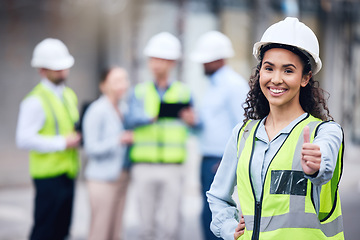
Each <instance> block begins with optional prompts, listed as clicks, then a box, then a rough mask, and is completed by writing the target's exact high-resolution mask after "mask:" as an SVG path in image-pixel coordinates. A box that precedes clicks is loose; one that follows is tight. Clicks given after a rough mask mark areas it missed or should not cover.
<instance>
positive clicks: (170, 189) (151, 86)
mask: <svg viewBox="0 0 360 240" xmlns="http://www.w3.org/2000/svg"><path fill="white" fill-rule="evenodd" d="M180 50H181V49H180V41H179V40H178V39H177V38H176V37H175V36H173V35H172V34H170V33H168V32H162V33H159V34H157V35H155V36H153V37H152V38H151V39H150V40H149V42H148V44H147V46H146V48H145V50H144V54H145V55H146V56H147V57H148V66H149V69H150V71H151V73H152V75H153V79H154V81H147V82H144V83H140V84H138V85H137V86H135V88H134V92H133V94H132V97H131V101H130V111H132V113H130V119H131V123H130V124H131V125H133V127H134V144H133V146H132V148H131V150H130V159H131V161H132V162H133V163H134V165H133V167H132V181H133V184H134V189H135V191H136V197H137V202H138V204H139V206H138V209H139V213H140V219H141V227H140V228H139V229H140V233H139V239H168V240H172V239H176V238H177V235H178V233H179V232H178V229H179V225H180V222H179V219H180V199H181V193H182V188H181V187H182V164H183V163H184V161H185V159H186V156H187V154H186V145H185V144H186V141H187V132H188V127H189V126H193V125H195V115H194V112H193V110H192V108H191V94H190V90H189V89H188V88H187V87H186V86H185V85H184V84H183V83H181V82H179V81H175V80H172V79H171V78H170V73H171V70H172V69H173V68H174V66H175V64H176V60H177V59H179V58H180V55H181V51H180ZM158 214H159V215H158ZM156 220H158V221H156Z"/></svg>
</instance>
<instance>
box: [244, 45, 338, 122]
mask: <svg viewBox="0 0 360 240" xmlns="http://www.w3.org/2000/svg"><path fill="white" fill-rule="evenodd" d="M266 50H268V49H266ZM264 52H265V51H264ZM263 55H264V53H262V54H261V60H260V63H259V64H258V65H257V66H256V68H255V71H254V73H253V74H252V75H251V77H250V82H249V85H250V91H249V93H248V95H247V98H246V101H245V103H244V110H245V114H244V116H245V119H244V122H246V121H247V120H249V119H254V120H255V119H263V118H264V117H266V116H267V115H268V114H269V112H270V106H269V102H268V100H267V99H266V97H265V95H264V94H263V92H262V91H261V88H260V83H259V78H260V69H261V66H262V58H263ZM300 58H301V60H302V63H303V66H304V69H303V75H306V74H309V72H310V71H311V64H310V61H309V60H307V61H304V59H303V56H300ZM325 96H326V97H325ZM329 96H330V95H329V93H328V92H326V91H325V90H323V89H322V88H320V87H319V82H318V81H315V80H314V79H313V77H311V78H310V80H309V83H308V84H307V85H306V86H305V87H301V89H300V105H301V107H302V108H303V110H304V111H305V112H307V113H310V114H311V115H313V116H314V117H316V118H319V119H321V120H323V121H327V120H334V119H333V117H332V116H331V115H330V112H329V109H328V107H327V103H326V101H327V99H328V98H329Z"/></svg>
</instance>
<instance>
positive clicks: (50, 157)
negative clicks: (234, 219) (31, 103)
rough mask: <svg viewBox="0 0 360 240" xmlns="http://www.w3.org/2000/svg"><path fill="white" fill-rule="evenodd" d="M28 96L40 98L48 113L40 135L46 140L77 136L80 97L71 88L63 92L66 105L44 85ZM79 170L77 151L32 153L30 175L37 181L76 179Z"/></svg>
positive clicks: (39, 85)
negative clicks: (53, 137)
mask: <svg viewBox="0 0 360 240" xmlns="http://www.w3.org/2000/svg"><path fill="white" fill-rule="evenodd" d="M28 96H35V97H37V98H38V99H39V100H40V102H41V105H42V108H43V110H44V113H45V123H44V126H43V127H42V129H40V131H39V134H41V135H43V136H49V137H51V136H56V135H61V136H66V135H68V134H70V133H72V132H74V124H75V122H77V121H78V119H79V114H78V110H77V97H76V95H75V93H74V92H73V91H72V90H71V89H70V88H68V87H65V89H64V92H63V101H61V100H60V99H59V98H58V97H56V96H55V95H54V94H53V93H52V92H51V91H50V90H49V89H47V88H46V87H44V85H43V84H41V83H40V84H38V85H37V86H36V87H35V88H34V89H33V90H32V91H31V92H30V93H29V94H28ZM78 169H79V157H78V152H77V150H76V149H66V150H64V151H57V152H51V153H41V152H37V151H34V150H33V151H30V175H31V176H32V177H33V178H35V179H41V178H49V177H56V176H59V175H62V174H67V175H68V176H69V177H70V178H74V177H75V176H76V174H77V172H78Z"/></svg>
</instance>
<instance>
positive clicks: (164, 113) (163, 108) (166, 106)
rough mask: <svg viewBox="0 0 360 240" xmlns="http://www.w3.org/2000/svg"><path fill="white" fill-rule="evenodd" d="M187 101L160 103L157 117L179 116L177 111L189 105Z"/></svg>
mask: <svg viewBox="0 0 360 240" xmlns="http://www.w3.org/2000/svg"><path fill="white" fill-rule="evenodd" d="M189 106H190V104H189V103H164V102H161V103H160V110H159V118H162V117H170V118H179V113H180V111H181V110H182V109H183V108H186V107H189Z"/></svg>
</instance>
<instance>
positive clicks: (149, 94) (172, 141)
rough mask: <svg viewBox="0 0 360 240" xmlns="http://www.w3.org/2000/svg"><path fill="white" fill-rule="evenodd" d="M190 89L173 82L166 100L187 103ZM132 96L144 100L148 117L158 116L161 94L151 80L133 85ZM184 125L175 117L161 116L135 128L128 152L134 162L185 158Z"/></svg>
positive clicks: (180, 161) (185, 133)
mask: <svg viewBox="0 0 360 240" xmlns="http://www.w3.org/2000/svg"><path fill="white" fill-rule="evenodd" d="M190 96H191V95H190V91H189V89H188V88H186V87H185V85H184V84H182V83H181V82H178V81H175V82H173V83H172V84H171V85H170V86H169V88H168V89H167V90H166V92H165V94H164V96H163V99H162V101H163V102H165V103H189V101H190V98H191V97H190ZM135 97H136V98H137V99H138V100H139V101H142V102H143V103H144V110H145V112H146V113H147V115H148V116H149V117H151V118H153V117H156V116H158V114H159V109H160V102H161V100H160V97H159V94H158V92H157V90H156V87H155V84H154V83H153V82H145V83H142V84H139V85H137V86H136V87H135ZM187 134H188V129H187V127H186V125H185V124H184V123H183V122H182V121H181V120H180V119H175V118H160V119H158V121H156V122H154V123H151V124H148V125H144V126H140V127H137V128H135V129H134V143H133V146H132V148H131V151H130V158H131V160H132V161H133V162H136V163H139V162H142V163H182V162H184V160H185V158H186V146H185V143H186V139H187Z"/></svg>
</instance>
